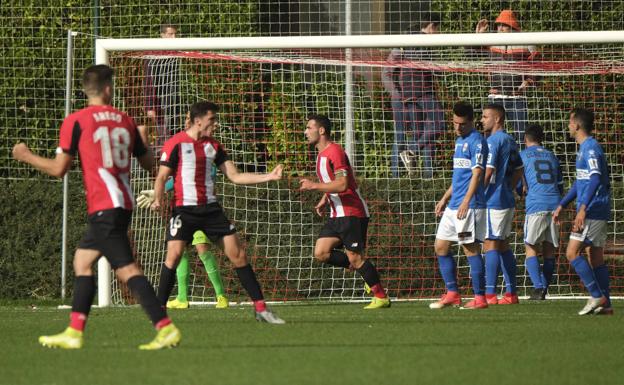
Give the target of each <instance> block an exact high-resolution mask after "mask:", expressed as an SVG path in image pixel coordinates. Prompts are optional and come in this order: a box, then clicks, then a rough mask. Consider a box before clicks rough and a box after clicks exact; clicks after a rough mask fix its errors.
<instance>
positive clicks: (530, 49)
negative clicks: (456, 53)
mask: <svg viewBox="0 0 624 385" xmlns="http://www.w3.org/2000/svg"><path fill="white" fill-rule="evenodd" d="M494 23H495V24H496V32H497V33H517V32H521V29H520V23H519V22H518V19H517V18H516V15H515V14H514V12H513V11H512V10H509V9H505V10H503V11H501V13H500V14H499V15H498V17H497V18H496V21H495V22H494ZM489 24H490V22H489V21H488V20H487V19H481V20H479V22H478V23H477V27H476V33H484V32H488V30H489V28H490V26H489ZM486 49H487V52H488V56H489V58H490V59H491V60H498V61H506V62H510V61H516V62H521V61H531V60H534V59H535V57H536V56H537V54H538V52H537V49H536V47H535V46H529V45H495V46H490V47H487V48H486ZM533 84H535V78H534V77H532V76H528V75H521V74H511V73H492V74H490V91H489V95H488V103H493V104H500V105H502V106H503V107H505V111H506V112H507V114H506V115H507V116H506V118H507V121H508V122H510V123H511V126H512V132H511V134H512V136H513V137H514V138H515V139H516V142H517V143H519V144H520V145H521V146H524V130H525V129H526V125H527V122H528V112H527V109H528V107H527V99H526V89H527V87H529V86H531V85H533Z"/></svg>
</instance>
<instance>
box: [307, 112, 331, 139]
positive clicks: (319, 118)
mask: <svg viewBox="0 0 624 385" xmlns="http://www.w3.org/2000/svg"><path fill="white" fill-rule="evenodd" d="M310 120H314V121H315V122H316V124H318V125H319V126H320V127H323V128H324V129H325V135H327V136H330V135H331V126H332V124H331V120H329V118H328V117H327V116H325V115H321V114H312V115H310V116H308V121H310Z"/></svg>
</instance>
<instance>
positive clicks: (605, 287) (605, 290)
mask: <svg viewBox="0 0 624 385" xmlns="http://www.w3.org/2000/svg"><path fill="white" fill-rule="evenodd" d="M594 276H595V277H596V281H598V286H600V290H602V295H604V296H605V297H607V303H606V305H605V307H611V296H610V295H609V268H608V267H607V265H604V264H603V265H600V266H598V267H594Z"/></svg>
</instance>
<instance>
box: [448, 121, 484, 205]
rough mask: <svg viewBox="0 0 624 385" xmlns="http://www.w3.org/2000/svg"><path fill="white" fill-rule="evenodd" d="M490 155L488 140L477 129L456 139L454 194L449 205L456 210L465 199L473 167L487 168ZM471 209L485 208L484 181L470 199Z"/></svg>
mask: <svg viewBox="0 0 624 385" xmlns="http://www.w3.org/2000/svg"><path fill="white" fill-rule="evenodd" d="M487 155H488V149H487V142H486V141H485V139H483V136H481V134H480V133H479V132H477V131H476V130H474V129H473V130H472V131H471V132H470V133H469V134H468V135H466V136H463V137H459V138H457V141H455V154H454V155H453V182H452V187H453V194H452V195H451V200H450V202H449V205H448V207H449V208H450V209H453V210H456V209H457V208H459V205H460V204H461V202H462V201H463V200H464V197H465V196H466V192H468V186H470V180H471V179H472V169H474V168H477V167H479V168H481V169H484V170H485V161H486V158H487ZM470 208H471V209H484V208H485V193H484V188H483V183H479V185H478V187H477V191H476V192H475V194H474V195H473V196H472V199H471V200H470Z"/></svg>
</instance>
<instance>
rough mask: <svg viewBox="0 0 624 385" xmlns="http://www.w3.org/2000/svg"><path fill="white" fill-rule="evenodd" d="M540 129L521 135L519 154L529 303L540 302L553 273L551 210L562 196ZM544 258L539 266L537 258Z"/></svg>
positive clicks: (555, 230)
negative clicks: (522, 168)
mask: <svg viewBox="0 0 624 385" xmlns="http://www.w3.org/2000/svg"><path fill="white" fill-rule="evenodd" d="M543 140H544V130H543V129H542V127H541V126H539V125H537V124H532V125H530V126H528V127H527V129H526V130H525V133H524V144H525V150H524V151H522V152H521V153H520V157H521V158H522V164H523V166H524V180H525V183H526V187H527V190H528V191H527V195H526V201H525V203H526V207H525V209H526V216H525V218H524V246H525V250H526V259H525V261H524V266H525V267H526V271H527V273H528V274H529V278H530V279H531V282H532V283H533V292H532V293H531V294H530V296H529V299H530V300H544V299H546V293H547V292H548V286H549V285H550V281H551V279H552V276H553V273H554V271H555V256H554V251H555V249H556V248H557V247H559V225H557V224H556V223H555V221H553V215H552V214H553V211H555V209H556V208H557V206H559V201H560V200H561V194H562V193H563V178H562V174H561V168H560V166H559V160H558V159H557V157H556V156H555V154H553V153H552V152H551V151H549V150H547V149H545V148H544V147H542V141H543ZM540 252H541V254H542V257H543V259H544V264H543V267H542V266H540V262H539V259H538V257H537V256H538V255H539V253H540Z"/></svg>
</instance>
